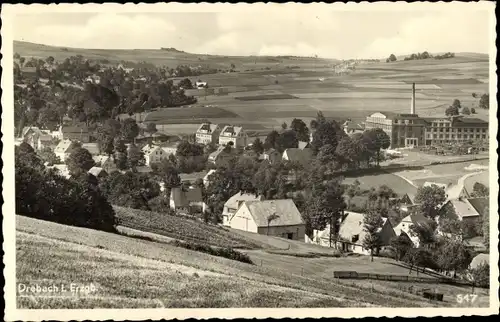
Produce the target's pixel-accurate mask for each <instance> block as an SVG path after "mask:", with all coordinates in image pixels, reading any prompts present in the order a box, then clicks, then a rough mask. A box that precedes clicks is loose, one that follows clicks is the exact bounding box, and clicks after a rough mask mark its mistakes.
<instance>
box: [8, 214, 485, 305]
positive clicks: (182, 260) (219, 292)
mask: <svg viewBox="0 0 500 322" xmlns="http://www.w3.org/2000/svg"><path fill="white" fill-rule="evenodd" d="M16 230H17V232H16V249H17V282H18V283H27V282H29V281H33V280H37V281H41V282H43V283H47V284H52V283H56V284H60V283H70V282H71V283H78V284H86V283H87V284H88V283H93V284H94V286H95V287H96V290H95V291H94V292H93V293H90V294H86V295H80V296H78V297H76V296H74V295H71V294H57V295H55V296H51V297H48V296H43V295H40V296H32V295H22V296H18V298H17V304H18V307H19V308H31V309H34V308H90V307H92V308H111V307H112V308H139V307H141V308H147V307H149V308H165V307H176V308H189V307H191V308H194V307H198V308H200V307H363V306H371V307H435V306H437V303H434V302H428V301H427V300H424V299H423V298H422V297H421V296H417V295H414V294H411V293H409V292H404V291H401V290H400V289H399V287H398V286H391V284H390V283H384V282H380V283H381V284H380V285H379V286H375V287H372V286H366V285H357V284H356V283H355V282H351V281H343V280H335V279H333V278H332V277H330V276H329V275H330V271H331V270H333V269H334V268H335V267H339V268H341V269H342V268H346V267H351V268H350V269H356V268H357V267H358V266H359V267H360V266H366V264H367V263H368V262H367V259H366V258H363V257H361V258H359V259H357V258H348V259H346V258H321V259H304V258H296V257H292V256H282V255H276V254H272V255H270V254H267V255H263V256H268V257H265V258H264V261H265V262H264V264H263V265H262V266H260V265H251V264H245V263H241V262H237V261H232V260H229V259H225V258H221V257H215V256H210V255H207V254H203V253H198V252H194V251H190V250H186V249H183V248H179V247H174V246H171V245H167V244H165V243H159V242H152V241H145V240H141V239H137V238H129V237H125V236H121V235H117V234H111V233H104V232H99V231H94V230H90V229H85V228H76V227H70V226H64V225H59V224H55V223H50V222H46V221H40V220H36V219H31V218H27V217H22V216H16ZM145 250H147V251H145ZM248 252H254V251H248ZM252 256H254V257H255V258H258V256H261V255H252ZM47 258H50V260H47ZM358 260H359V261H358ZM376 261H377V264H375V267H376V268H377V269H380V270H382V271H383V270H384V265H385V267H386V268H385V270H386V271H387V270H391V269H394V268H392V267H396V265H393V264H391V263H385V261H388V260H386V259H376ZM254 262H255V260H254ZM300 265H302V267H304V268H305V273H302V272H300V273H298V272H297V271H293V268H292V267H301V266H300ZM464 292H465V290H464ZM477 292H478V291H477ZM19 295H21V294H19ZM440 304H442V303H440ZM444 305H445V306H449V305H451V303H444Z"/></svg>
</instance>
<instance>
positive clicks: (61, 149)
mask: <svg viewBox="0 0 500 322" xmlns="http://www.w3.org/2000/svg"><path fill="white" fill-rule="evenodd" d="M73 147H74V143H73V141H71V140H62V141H60V142H59V144H58V145H57V146H56V148H55V149H54V153H55V154H56V156H58V157H59V159H61V162H63V163H64V161H66V159H67V158H68V156H69V154H70V153H71V150H72V149H73Z"/></svg>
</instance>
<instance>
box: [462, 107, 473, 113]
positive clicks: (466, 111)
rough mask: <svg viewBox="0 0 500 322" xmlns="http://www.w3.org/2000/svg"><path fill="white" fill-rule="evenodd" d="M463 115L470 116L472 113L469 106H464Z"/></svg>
mask: <svg viewBox="0 0 500 322" xmlns="http://www.w3.org/2000/svg"><path fill="white" fill-rule="evenodd" d="M462 114H464V115H470V114H471V111H470V110H469V108H468V107H467V106H464V107H463V108H462Z"/></svg>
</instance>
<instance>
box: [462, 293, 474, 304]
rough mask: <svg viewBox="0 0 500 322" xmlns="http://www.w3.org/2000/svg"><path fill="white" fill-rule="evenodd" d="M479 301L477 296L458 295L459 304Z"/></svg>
mask: <svg viewBox="0 0 500 322" xmlns="http://www.w3.org/2000/svg"><path fill="white" fill-rule="evenodd" d="M476 299H477V294H458V295H457V302H458V303H474V302H475V301H476Z"/></svg>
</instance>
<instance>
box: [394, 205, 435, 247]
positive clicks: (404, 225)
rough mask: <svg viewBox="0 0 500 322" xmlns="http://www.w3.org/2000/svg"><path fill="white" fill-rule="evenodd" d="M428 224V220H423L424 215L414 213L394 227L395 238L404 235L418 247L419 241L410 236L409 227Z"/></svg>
mask: <svg viewBox="0 0 500 322" xmlns="http://www.w3.org/2000/svg"><path fill="white" fill-rule="evenodd" d="M428 222H429V219H427V218H425V217H424V215H422V214H421V213H419V212H415V213H412V214H411V215H408V216H406V217H405V218H403V220H402V221H401V222H400V223H399V224H398V225H397V226H396V227H394V232H395V233H396V236H400V235H401V234H402V233H403V234H406V235H407V236H408V237H409V238H410V240H411V241H412V243H413V244H414V245H415V247H418V245H419V244H420V241H419V240H418V237H417V236H413V235H412V233H411V229H410V227H411V226H413V225H422V224H426V223H428Z"/></svg>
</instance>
